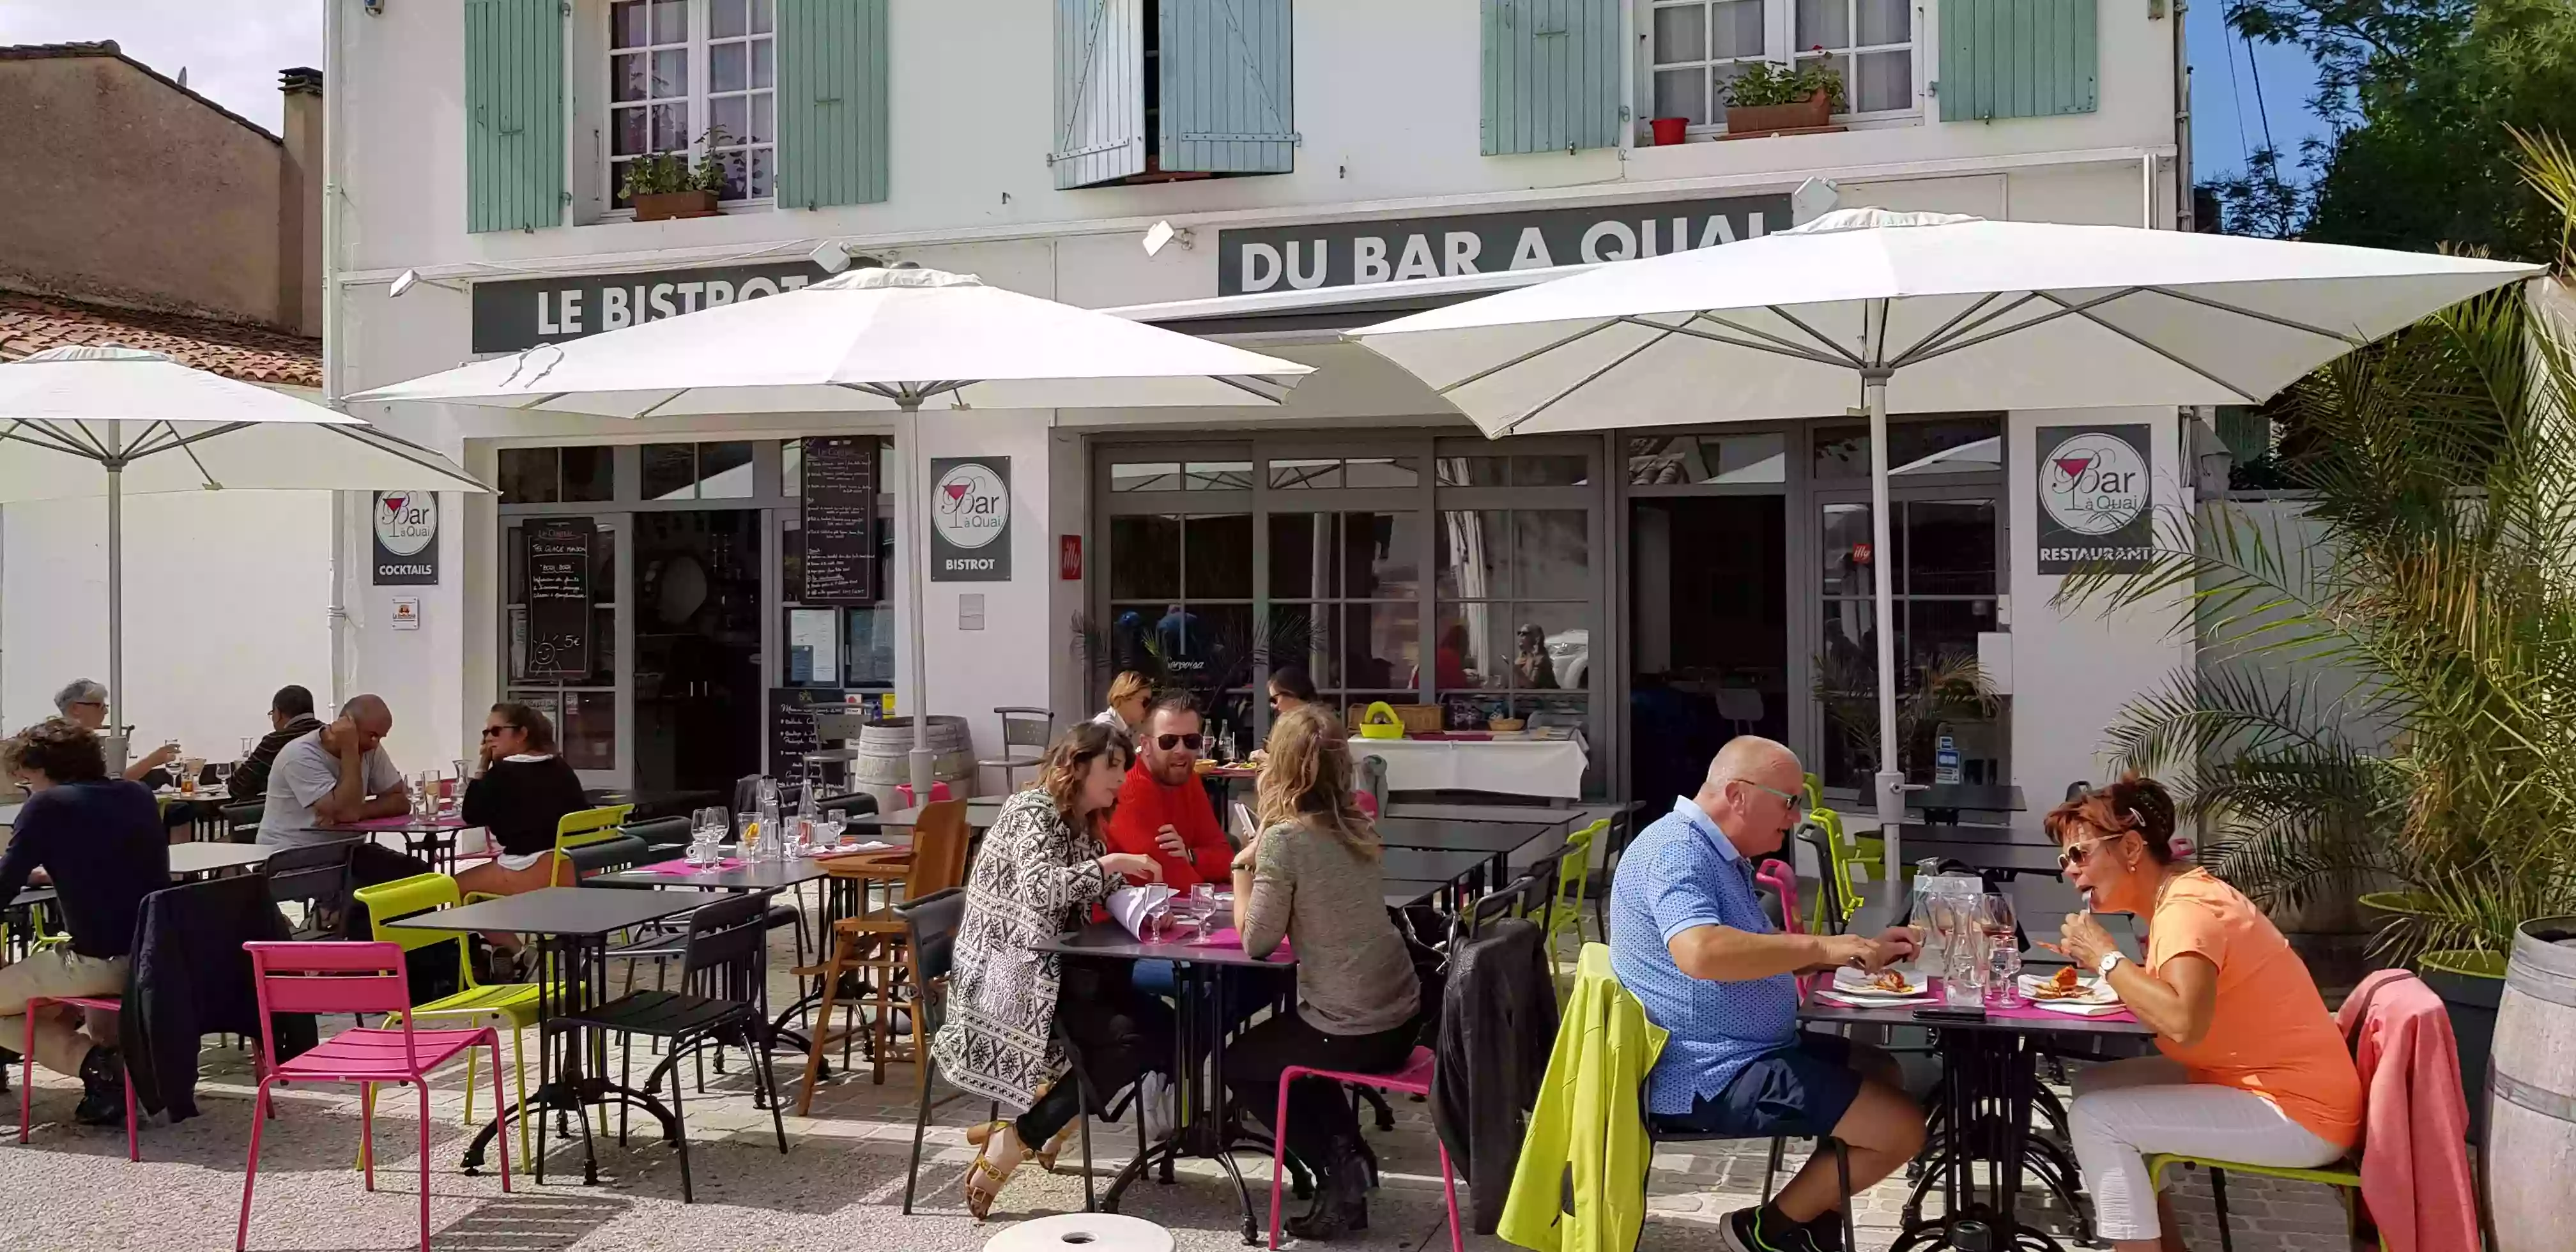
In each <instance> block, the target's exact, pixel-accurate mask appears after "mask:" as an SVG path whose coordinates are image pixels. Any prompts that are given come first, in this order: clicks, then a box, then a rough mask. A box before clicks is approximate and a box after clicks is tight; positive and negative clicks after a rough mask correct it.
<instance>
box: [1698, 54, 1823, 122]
mask: <svg viewBox="0 0 2576 1252" xmlns="http://www.w3.org/2000/svg"><path fill="white" fill-rule="evenodd" d="M1819 51H1821V49H1819ZM1842 107H1843V79H1842V75H1840V74H1836V73H1835V72H1833V70H1832V69H1830V68H1828V67H1827V66H1826V64H1825V59H1824V58H1823V57H1812V58H1810V59H1808V60H1807V61H1805V62H1804V63H1802V64H1799V65H1794V66H1791V65H1780V64H1777V63H1775V62H1771V61H1755V62H1753V63H1752V64H1750V65H1747V66H1745V67H1744V72H1743V73H1741V74H1738V75H1736V77H1735V80H1734V81H1733V82H1730V83H1728V84H1727V85H1726V133H1727V135H1728V136H1729V137H1730V138H1738V139H1740V138H1744V137H1746V136H1748V135H1776V134H1779V133H1780V132H1782V131H1793V130H1816V129H1821V128H1823V127H1826V126H1830V125H1832V124H1833V117H1834V114H1835V113H1838V112H1840V111H1841V110H1842Z"/></svg>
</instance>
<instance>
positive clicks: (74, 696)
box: [54, 678, 179, 782]
mask: <svg viewBox="0 0 2576 1252" xmlns="http://www.w3.org/2000/svg"><path fill="white" fill-rule="evenodd" d="M54 711H55V712H57V713H60V714H62V717H63V720H64V721H67V722H70V723H71V724H73V725H75V726H78V727H80V728H81V729H83V730H86V731H89V732H90V733H92V734H100V735H104V734H106V733H108V731H107V687H106V686H105V685H104V684H102V683H100V682H99V681H98V680H97V679H94V678H75V679H73V680H71V681H70V682H69V683H66V684H64V685H63V689H62V690H60V691H57V692H55V693H54ZM129 746H131V745H129ZM178 756H179V745H177V744H175V743H165V744H162V745H161V746H160V747H157V748H154V749H153V750H152V751H151V753H150V754H148V755H146V756H145V757H144V758H143V759H141V760H139V761H136V762H134V763H133V764H131V765H128V766H126V767H125V780H126V781H127V782H141V781H143V776H144V775H145V774H149V773H151V772H152V771H154V770H156V769H159V768H161V767H162V766H164V765H168V764H169V763H170V762H171V761H173V760H176V759H178Z"/></svg>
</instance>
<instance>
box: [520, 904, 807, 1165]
mask: <svg viewBox="0 0 2576 1252" xmlns="http://www.w3.org/2000/svg"><path fill="white" fill-rule="evenodd" d="M768 907H769V897H768V896H767V894H765V893H761V892H752V893H748V894H745V895H741V896H736V897H734V898H732V899H728V900H719V901H717V902H716V903H714V904H710V905H707V906H706V907H704V908H701V909H699V910H698V911H697V912H695V913H693V914H691V915H690V917H689V931H688V937H687V940H686V942H685V944H684V945H683V948H682V955H681V958H680V990H678V991H661V990H650V991H634V992H629V993H627V994H625V995H622V996H619V997H618V998H616V999H614V1000H611V1001H609V1002H608V1003H606V1004H603V1005H600V1006H599V1007H598V1008H595V1009H589V1010H586V1011H583V1012H579V1013H571V1014H566V1015H564V1016H561V1017H557V1018H555V1019H553V1020H551V1021H549V1022H547V1023H546V1027H545V1029H546V1033H547V1034H548V1035H552V1034H554V1033H555V1032H557V1031H584V1030H596V1031H601V1032H604V1033H607V1034H613V1035H624V1036H627V1037H628V1039H627V1047H626V1048H625V1049H623V1051H624V1053H625V1064H626V1065H627V1066H628V1067H630V1069H629V1072H630V1073H631V1067H632V1065H633V1064H634V1046H633V1038H634V1037H635V1036H639V1035H640V1036H644V1037H646V1038H650V1039H656V1040H659V1041H661V1042H662V1043H663V1044H664V1045H665V1048H664V1051H663V1054H662V1059H661V1061H660V1063H658V1064H656V1065H655V1066H654V1067H653V1070H652V1072H651V1073H649V1074H647V1075H645V1079H644V1086H645V1088H646V1089H647V1090H650V1089H653V1088H656V1087H659V1086H660V1085H661V1083H662V1079H663V1078H665V1077H666V1076H667V1077H668V1078H669V1079H670V1080H671V1120H672V1121H673V1123H674V1124H675V1125H677V1126H678V1128H679V1133H678V1134H677V1135H676V1136H675V1137H674V1138H673V1140H672V1145H673V1146H674V1147H676V1148H678V1149H679V1153H680V1200H681V1202H682V1203H684V1204H686V1203H694V1202H695V1201H696V1199H697V1190H696V1186H695V1184H694V1183H693V1182H692V1181H691V1179H690V1176H689V1138H688V1124H687V1120H686V1116H685V1114H684V1112H683V1105H682V1096H681V1091H680V1089H681V1088H682V1087H683V1086H685V1085H686V1084H685V1083H684V1082H682V1081H681V1078H680V1062H681V1061H682V1060H684V1059H687V1058H690V1057H694V1056H695V1055H697V1053H698V1050H699V1049H701V1048H704V1047H707V1046H709V1045H715V1046H719V1047H721V1046H726V1045H733V1046H738V1047H741V1048H742V1049H743V1050H744V1051H745V1052H747V1053H749V1054H750V1056H751V1058H752V1067H751V1082H752V1092H753V1095H754V1096H755V1097H756V1098H757V1099H758V1100H759V1101H762V1102H766V1103H767V1104H768V1106H769V1121H770V1126H771V1128H772V1129H773V1130H774V1131H776V1133H777V1135H778V1151H779V1154H780V1155H782V1156H784V1155H786V1153H787V1123H786V1121H785V1119H784V1117H783V1116H782V1115H781V1114H780V1112H779V1106H778V1085H777V1076H776V1075H775V1074H773V1073H771V1072H770V1063H769V1062H770V1056H769V1043H770V1030H769V1022H768V1020H767V1018H766V1017H765V1015H764V1014H763V1013H762V1011H761V1004H762V999H763V996H764V994H765V987H766V980H767V977H768V970H769V938H768V936H769V927H768V924H767V922H766V920H765V918H764V914H766V913H767V911H768ZM624 1078H625V1075H623V1074H621V1076H620V1081H621V1083H622V1082H623V1081H624ZM546 1120H549V1119H540V1120H539V1122H538V1126H537V1153H538V1156H539V1157H540V1158H542V1157H543V1156H544V1154H545V1150H546V1139H545V1136H546V1126H545V1121H546ZM580 1121H581V1147H582V1153H583V1155H584V1156H585V1157H588V1158H589V1159H590V1160H592V1161H593V1162H594V1163H595V1162H596V1160H597V1155H596V1151H595V1149H594V1147H593V1144H592V1142H591V1134H590V1119H589V1118H587V1117H584V1118H581V1119H580ZM625 1140H626V1135H625V1131H624V1129H623V1128H622V1127H621V1129H620V1130H619V1132H618V1142H619V1143H620V1144H623V1143H624V1142H625Z"/></svg>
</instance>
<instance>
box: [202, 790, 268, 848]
mask: <svg viewBox="0 0 2576 1252" xmlns="http://www.w3.org/2000/svg"><path fill="white" fill-rule="evenodd" d="M215 811H216V812H218V813H221V814H223V815H224V826H225V828H226V834H225V838H227V839H230V840H231V841H233V842H234V843H257V842H258V841H259V819H260V818H262V817H264V816H266V815H267V814H268V802H267V801H265V800H250V801H245V802H243V803H241V804H227V805H224V806H222V807H221V808H218V809H216V810H215Z"/></svg>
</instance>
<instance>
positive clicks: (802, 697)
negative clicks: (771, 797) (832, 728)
mask: <svg viewBox="0 0 2576 1252" xmlns="http://www.w3.org/2000/svg"><path fill="white" fill-rule="evenodd" d="M848 694H849V690H848V689H845V688H841V687H772V688H770V689H769V776H770V777H772V778H796V777H798V776H799V775H800V773H801V771H802V770H803V768H804V764H805V754H806V753H808V752H811V751H813V750H814V749H816V748H818V747H821V746H822V743H821V741H820V740H819V739H818V738H817V737H816V736H815V734H814V715H815V714H816V713H859V714H865V713H869V712H871V711H872V710H870V709H869V708H868V706H866V705H861V704H850V703H847V702H846V700H845V699H844V697H845V696H847V695H848ZM870 720H872V721H873V720H875V719H874V718H870Z"/></svg>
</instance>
